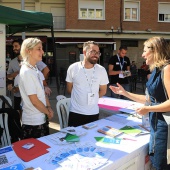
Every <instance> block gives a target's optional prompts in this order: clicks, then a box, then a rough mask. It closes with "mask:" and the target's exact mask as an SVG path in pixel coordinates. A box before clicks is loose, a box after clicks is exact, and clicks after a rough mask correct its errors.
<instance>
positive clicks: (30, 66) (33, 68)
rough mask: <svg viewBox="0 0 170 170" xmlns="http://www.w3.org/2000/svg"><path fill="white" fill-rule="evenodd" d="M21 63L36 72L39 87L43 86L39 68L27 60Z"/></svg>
mask: <svg viewBox="0 0 170 170" xmlns="http://www.w3.org/2000/svg"><path fill="white" fill-rule="evenodd" d="M23 64H25V65H26V66H27V67H29V68H30V69H32V70H34V71H36V72H37V77H38V80H39V83H40V85H41V87H42V88H44V86H43V82H42V80H41V78H40V75H39V70H38V68H37V65H35V67H34V66H32V65H31V64H30V63H28V62H23Z"/></svg>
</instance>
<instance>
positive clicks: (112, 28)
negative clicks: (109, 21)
mask: <svg viewBox="0 0 170 170" xmlns="http://www.w3.org/2000/svg"><path fill="white" fill-rule="evenodd" d="M111 30H112V41H113V30H114V27H113V26H111Z"/></svg>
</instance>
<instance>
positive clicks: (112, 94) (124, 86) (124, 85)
mask: <svg viewBox="0 0 170 170" xmlns="http://www.w3.org/2000/svg"><path fill="white" fill-rule="evenodd" d="M111 86H116V87H117V85H116V84H111ZM121 86H122V87H123V88H124V89H125V90H126V91H129V92H130V85H129V84H121ZM111 97H113V98H119V99H126V100H127V99H128V98H126V97H124V96H122V95H119V94H115V93H114V92H112V91H111Z"/></svg>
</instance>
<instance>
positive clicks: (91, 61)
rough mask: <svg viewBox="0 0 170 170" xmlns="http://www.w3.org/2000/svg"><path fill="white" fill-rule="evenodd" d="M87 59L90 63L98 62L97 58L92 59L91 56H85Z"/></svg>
mask: <svg viewBox="0 0 170 170" xmlns="http://www.w3.org/2000/svg"><path fill="white" fill-rule="evenodd" d="M87 61H88V62H89V63H91V64H96V63H97V62H98V59H97V60H92V59H91V58H87Z"/></svg>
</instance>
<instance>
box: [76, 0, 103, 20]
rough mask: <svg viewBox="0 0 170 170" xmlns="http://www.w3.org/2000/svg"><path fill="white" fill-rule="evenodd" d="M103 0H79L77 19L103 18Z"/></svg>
mask: <svg viewBox="0 0 170 170" xmlns="http://www.w3.org/2000/svg"><path fill="white" fill-rule="evenodd" d="M104 2H105V0H79V19H93V20H94V19H95V20H103V19H104Z"/></svg>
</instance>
